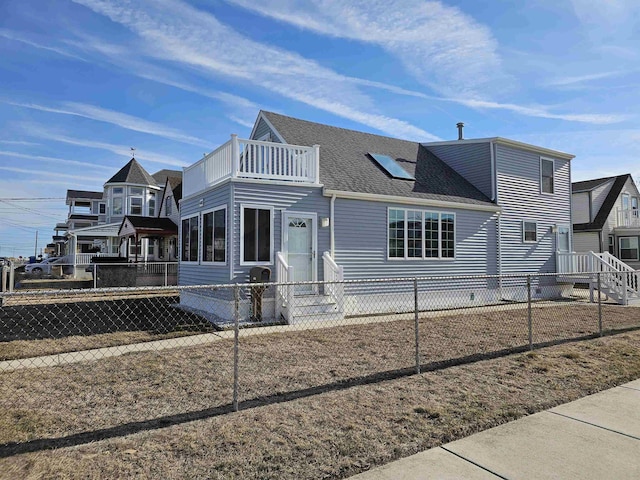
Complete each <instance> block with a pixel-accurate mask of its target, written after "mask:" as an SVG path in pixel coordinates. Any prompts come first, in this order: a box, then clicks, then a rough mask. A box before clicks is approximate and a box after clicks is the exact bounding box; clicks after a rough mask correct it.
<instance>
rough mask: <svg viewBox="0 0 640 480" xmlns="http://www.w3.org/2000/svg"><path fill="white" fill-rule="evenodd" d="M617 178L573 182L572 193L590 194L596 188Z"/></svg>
mask: <svg viewBox="0 0 640 480" xmlns="http://www.w3.org/2000/svg"><path fill="white" fill-rule="evenodd" d="M614 178H616V177H604V178H594V179H593V180H583V181H582V182H573V183H572V184H571V191H572V192H573V193H579V192H589V191H591V190H593V189H594V188H598V187H599V186H600V185H604V184H605V183H607V182H608V181H609V180H613V179H614Z"/></svg>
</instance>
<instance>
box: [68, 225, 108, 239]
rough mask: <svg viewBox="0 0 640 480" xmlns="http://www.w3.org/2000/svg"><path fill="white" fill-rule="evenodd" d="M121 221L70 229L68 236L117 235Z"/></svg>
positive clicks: (102, 236)
mask: <svg viewBox="0 0 640 480" xmlns="http://www.w3.org/2000/svg"><path fill="white" fill-rule="evenodd" d="M119 227H120V224H119V223H105V224H102V225H94V226H93V227H85V228H78V229H76V230H69V231H68V232H67V236H70V235H76V236H78V237H91V236H93V237H96V238H105V237H117V236H118V228H119Z"/></svg>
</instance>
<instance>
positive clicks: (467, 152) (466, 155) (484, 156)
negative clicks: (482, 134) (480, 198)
mask: <svg viewBox="0 0 640 480" xmlns="http://www.w3.org/2000/svg"><path fill="white" fill-rule="evenodd" d="M426 148H427V149H428V150H429V151H431V152H432V153H433V154H434V155H436V156H437V157H438V158H440V159H441V160H442V161H443V162H445V163H446V164H447V165H449V166H450V167H451V168H453V169H454V170H455V171H456V172H458V173H459V174H460V175H462V176H463V177H464V178H466V179H467V180H468V181H469V182H470V183H471V184H472V185H474V186H475V187H476V188H477V189H478V190H480V191H481V192H482V193H484V194H485V195H486V196H487V197H488V198H491V197H492V189H491V184H492V178H491V144H490V143H489V142H487V143H469V144H464V143H460V144H456V145H435V146H429V145H427V146H426Z"/></svg>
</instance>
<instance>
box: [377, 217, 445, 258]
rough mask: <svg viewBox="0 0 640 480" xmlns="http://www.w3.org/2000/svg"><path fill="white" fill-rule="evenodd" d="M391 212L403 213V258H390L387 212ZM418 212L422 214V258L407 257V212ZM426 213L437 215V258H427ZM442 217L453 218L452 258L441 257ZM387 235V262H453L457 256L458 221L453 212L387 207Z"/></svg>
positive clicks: (388, 218)
mask: <svg viewBox="0 0 640 480" xmlns="http://www.w3.org/2000/svg"><path fill="white" fill-rule="evenodd" d="M391 210H402V211H403V212H404V257H392V256H390V249H389V220H390V215H389V212H390V211H391ZM409 211H411V212H420V213H421V214H422V256H421V257H409V223H408V221H407V212H409ZM427 213H435V214H437V215H438V256H437V257H427V256H425V255H426V251H427V248H426V247H427V245H426V243H427V239H426V235H425V230H424V229H425V223H426V222H425V216H426V214H427ZM443 215H452V216H453V257H443V256H442V216H443ZM386 228H387V234H386V242H387V247H386V248H387V260H390V261H397V260H400V261H406V260H409V261H416V260H418V261H423V260H436V261H450V260H455V259H456V256H457V254H458V242H457V238H458V219H457V215H456V213H455V212H442V211H436V210H422V209H416V208H403V207H387V225H386Z"/></svg>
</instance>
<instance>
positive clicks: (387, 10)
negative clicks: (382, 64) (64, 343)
mask: <svg viewBox="0 0 640 480" xmlns="http://www.w3.org/2000/svg"><path fill="white" fill-rule="evenodd" d="M227 1H229V2H230V3H232V4H235V5H239V6H241V7H243V8H246V9H249V10H251V11H253V12H255V13H257V14H259V15H263V16H267V17H270V18H274V19H277V20H280V21H283V22H286V23H289V24H292V25H295V26H297V27H299V28H303V29H306V30H310V31H313V32H316V33H319V34H323V35H329V36H333V37H340V38H349V39H354V40H358V41H361V42H366V43H371V44H375V45H379V46H381V47H382V48H384V49H385V50H387V51H388V52H389V53H391V54H392V55H394V56H396V57H397V58H399V59H400V60H401V61H402V62H403V64H404V65H405V68H406V69H407V71H409V72H410V73H412V74H413V76H414V77H415V78H416V79H417V80H418V81H420V82H422V83H424V84H426V85H429V86H430V87H431V88H433V89H434V90H435V91H436V92H439V93H440V94H441V95H443V96H442V97H435V96H430V95H426V94H424V93H422V92H416V91H412V90H408V89H403V88H399V87H395V86H392V85H387V84H384V83H380V82H372V81H368V80H366V79H358V78H349V81H352V82H354V83H356V84H359V85H365V86H371V87H375V88H379V89H384V90H387V91H390V92H392V93H396V94H399V95H408V96H414V97H418V98H424V99H427V100H431V101H433V100H445V101H448V102H455V103H458V104H460V105H464V106H467V107H471V108H476V109H494V110H505V111H510V112H513V113H517V114H519V115H525V116H529V117H538V118H550V119H559V120H566V121H573V122H582V123H591V124H607V123H612V122H619V121H622V120H624V119H625V118H627V117H626V116H621V115H616V114H602V115H601V114H580V113H558V112H554V111H553V108H552V107H549V106H544V105H537V106H527V105H517V104H513V103H506V102H499V101H494V100H490V98H492V96H495V95H493V94H495V93H497V92H499V91H500V90H503V89H505V87H507V88H508V87H509V86H510V85H511V83H512V80H511V79H510V78H508V77H507V75H506V74H504V73H503V70H502V60H501V58H500V56H499V55H498V52H497V47H498V44H497V42H496V40H495V39H494V38H493V36H492V34H491V32H490V31H489V29H488V28H486V27H484V26H483V25H481V24H479V23H478V22H476V21H475V20H474V19H473V18H471V17H470V16H468V15H466V14H464V13H463V12H462V11H461V10H460V9H458V8H456V7H450V6H446V5H444V4H443V3H441V2H439V1H429V2H424V1H422V0H399V1H394V2H388V1H386V0H356V1H352V2H349V3H348V4H345V3H344V2H341V1H338V0H311V1H309V2H291V1H288V0H264V1H263V2H260V3H259V4H258V3H256V2H254V1H253V0H227Z"/></svg>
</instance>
